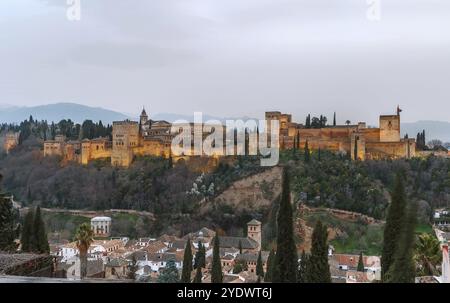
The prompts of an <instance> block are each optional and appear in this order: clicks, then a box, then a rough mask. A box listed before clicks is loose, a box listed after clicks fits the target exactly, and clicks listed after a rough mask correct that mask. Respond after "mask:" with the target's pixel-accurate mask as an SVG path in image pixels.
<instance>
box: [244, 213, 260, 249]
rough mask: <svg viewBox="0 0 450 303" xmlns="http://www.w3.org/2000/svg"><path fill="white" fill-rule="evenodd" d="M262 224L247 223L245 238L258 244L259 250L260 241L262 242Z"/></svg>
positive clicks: (255, 221) (255, 222)
mask: <svg viewBox="0 0 450 303" xmlns="http://www.w3.org/2000/svg"><path fill="white" fill-rule="evenodd" d="M261 227H262V224H261V222H259V221H258V220H255V219H253V220H251V221H250V222H248V223H247V237H249V238H250V239H253V240H255V241H256V242H258V244H259V247H260V248H261V240H262V228H261Z"/></svg>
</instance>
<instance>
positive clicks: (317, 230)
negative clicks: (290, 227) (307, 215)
mask: <svg viewBox="0 0 450 303" xmlns="http://www.w3.org/2000/svg"><path fill="white" fill-rule="evenodd" d="M327 238H328V232H327V227H326V226H324V225H322V222H320V220H318V221H317V222H316V225H315V226H314V230H313V234H312V238H311V242H312V245H311V255H310V257H309V261H308V264H307V272H308V274H307V278H306V279H307V281H308V283H331V274H330V266H329V264H328V244H327Z"/></svg>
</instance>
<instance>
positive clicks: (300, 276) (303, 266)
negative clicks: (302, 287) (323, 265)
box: [297, 250, 309, 283]
mask: <svg viewBox="0 0 450 303" xmlns="http://www.w3.org/2000/svg"><path fill="white" fill-rule="evenodd" d="M308 262H309V256H308V255H307V254H306V253H305V251H304V250H303V251H302V255H301V257H300V262H299V266H298V273H297V282H298V283H307V282H308V281H307V279H306V278H307V265H308Z"/></svg>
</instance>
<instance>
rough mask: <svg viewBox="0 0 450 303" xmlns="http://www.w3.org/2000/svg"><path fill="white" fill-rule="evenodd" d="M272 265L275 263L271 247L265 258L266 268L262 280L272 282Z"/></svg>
mask: <svg viewBox="0 0 450 303" xmlns="http://www.w3.org/2000/svg"><path fill="white" fill-rule="evenodd" d="M274 265H275V251H274V250H273V249H271V250H270V253H269V257H268V258H267V265H266V266H267V270H266V275H265V276H264V282H272V277H273V267H274Z"/></svg>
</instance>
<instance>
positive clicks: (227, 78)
mask: <svg viewBox="0 0 450 303" xmlns="http://www.w3.org/2000/svg"><path fill="white" fill-rule="evenodd" d="M380 3H381V15H380V17H381V19H380V20H379V21H376V22H374V21H370V20H369V19H368V18H367V17H366V14H367V10H368V9H369V5H368V4H367V1H366V0H308V1H306V0H148V1H144V0H133V1H123V0H96V1H91V0H81V20H80V21H75V22H74V21H69V20H68V19H67V17H66V11H67V4H66V1H65V0H2V1H0V39H1V43H0V68H1V72H0V104H1V103H7V104H13V105H19V106H34V105H40V104H48V103H56V102H76V103H80V104H85V105H89V106H101V107H105V108H108V109H113V110H116V111H121V112H124V113H136V114H137V113H139V111H140V109H141V108H142V106H143V105H145V106H146V109H147V112H148V113H149V114H150V115H151V114H152V113H158V112H171V113H178V114H191V113H192V112H193V111H203V112H205V113H208V114H210V115H215V116H251V117H262V115H263V112H264V111H266V110H281V111H284V112H291V113H293V114H294V119H295V120H297V121H303V120H304V116H305V115H306V114H307V113H309V112H311V113H312V114H316V115H318V114H322V113H324V114H326V115H327V116H328V117H329V118H330V119H331V118H332V115H333V111H337V112H338V122H340V123H343V122H344V121H345V120H347V119H349V120H351V121H354V122H356V121H360V120H363V121H367V122H368V123H369V124H372V125H377V124H378V123H377V117H378V115H379V114H389V113H393V112H394V111H395V108H396V106H397V104H400V106H401V107H402V108H403V110H404V111H403V121H417V120H442V121H450V115H449V113H450V102H449V100H450V86H449V85H448V80H449V79H450V31H449V30H448V29H449V28H450V2H449V1H447V0H380ZM0 110H1V109H0Z"/></svg>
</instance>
